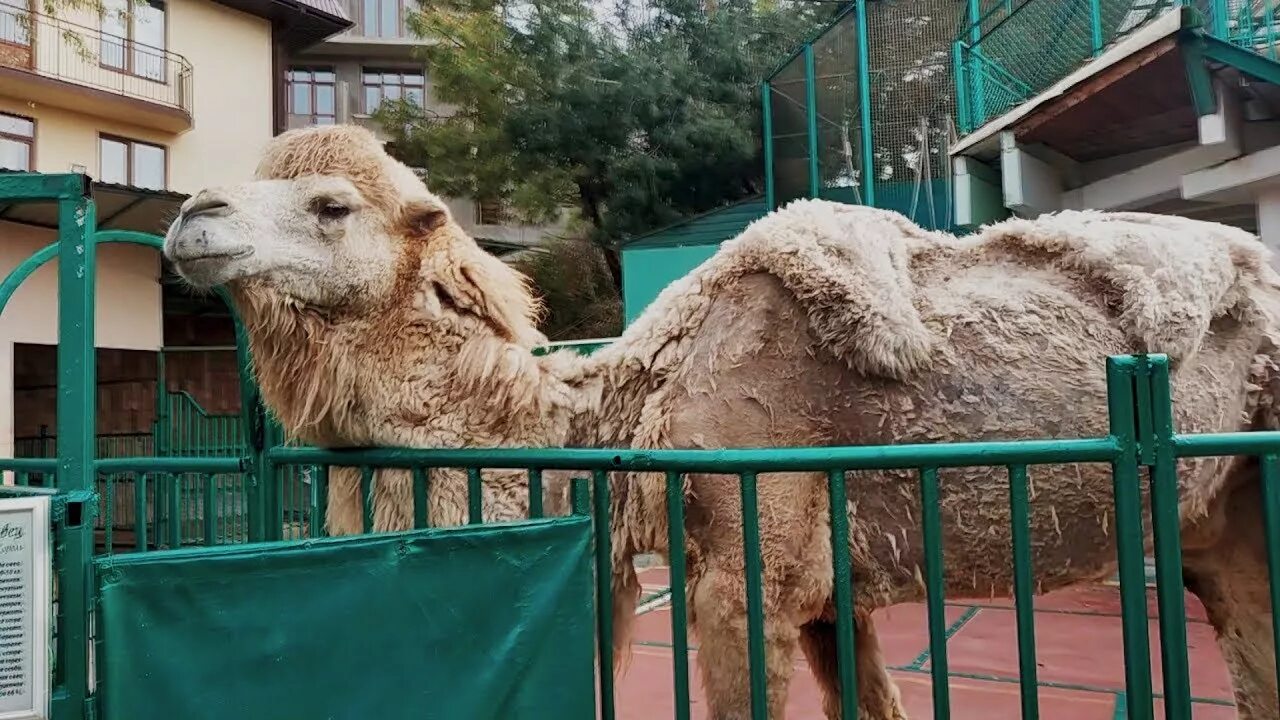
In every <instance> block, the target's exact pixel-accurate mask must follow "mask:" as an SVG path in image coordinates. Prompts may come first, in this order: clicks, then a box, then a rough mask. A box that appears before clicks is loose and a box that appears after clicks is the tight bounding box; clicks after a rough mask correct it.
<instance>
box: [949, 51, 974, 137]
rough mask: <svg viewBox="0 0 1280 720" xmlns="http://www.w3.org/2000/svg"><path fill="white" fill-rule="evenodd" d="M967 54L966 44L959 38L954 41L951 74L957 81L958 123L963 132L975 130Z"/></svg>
mask: <svg viewBox="0 0 1280 720" xmlns="http://www.w3.org/2000/svg"><path fill="white" fill-rule="evenodd" d="M965 55H966V53H965V52H964V46H963V45H962V44H961V42H960V41H959V40H957V41H955V42H954V43H952V45H951V66H952V67H953V68H955V69H954V70H953V71H952V73H951V74H952V77H953V79H954V80H955V83H956V124H957V125H959V126H960V133H961V134H965V133H969V132H972V131H973V127H972V126H971V125H970V124H969V88H968V87H967V83H968V82H969V73H968V72H967V70H966V68H965Z"/></svg>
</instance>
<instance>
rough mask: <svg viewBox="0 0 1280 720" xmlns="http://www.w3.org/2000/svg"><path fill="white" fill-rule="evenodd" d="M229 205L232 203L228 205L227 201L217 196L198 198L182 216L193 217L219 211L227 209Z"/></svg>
mask: <svg viewBox="0 0 1280 720" xmlns="http://www.w3.org/2000/svg"><path fill="white" fill-rule="evenodd" d="M228 207H230V205H228V204H227V203H226V201H224V200H220V199H218V198H216V197H203V198H197V199H196V201H195V202H193V203H192V204H191V207H189V208H187V209H186V211H184V212H183V213H182V216H183V217H184V218H193V217H195V216H197V215H205V214H208V213H212V212H217V211H218V210H225V209H227V208H228Z"/></svg>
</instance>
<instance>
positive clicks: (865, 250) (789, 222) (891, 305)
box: [703, 200, 937, 379]
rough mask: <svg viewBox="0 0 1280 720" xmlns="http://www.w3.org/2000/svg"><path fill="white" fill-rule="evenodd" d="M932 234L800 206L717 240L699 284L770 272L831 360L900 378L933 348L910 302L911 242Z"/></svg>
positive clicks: (852, 210) (888, 219)
mask: <svg viewBox="0 0 1280 720" xmlns="http://www.w3.org/2000/svg"><path fill="white" fill-rule="evenodd" d="M933 235H934V234H933V233H930V232H928V231H925V230H923V229H921V228H920V227H918V226H916V225H914V224H913V223H911V222H910V221H909V220H907V218H905V217H903V216H902V215H899V214H897V213H893V212H889V211H885V210H878V209H875V208H868V207H862V206H857V205H846V204H842V203H835V202H828V201H823V200H799V201H796V202H793V203H790V204H789V205H787V206H786V207H783V208H781V209H779V210H778V211H777V212H773V213H770V214H769V215H766V216H765V217H763V218H761V219H759V220H757V221H755V222H754V223H752V224H751V225H750V226H748V227H747V229H746V230H744V231H743V232H742V233H741V234H740V235H739V236H738V237H736V238H734V239H732V240H730V241H728V242H726V243H725V244H724V245H723V246H722V247H721V250H720V252H719V253H717V255H716V256H715V257H714V258H713V259H712V260H711V261H708V263H707V265H706V267H705V268H704V270H705V272H706V273H707V274H708V275H707V276H705V277H704V279H703V283H704V286H705V284H706V283H707V282H708V281H710V283H711V284H713V285H715V284H722V283H724V282H728V281H731V280H733V279H736V278H741V277H745V276H747V275H750V274H753V273H760V272H765V273H769V274H771V275H773V276H775V277H777V278H778V279H779V280H780V281H781V282H782V284H783V286H785V287H786V288H787V289H788V290H789V291H790V292H791V293H792V294H793V295H794V296H795V298H796V300H797V302H798V303H799V304H800V305H801V306H802V307H803V308H804V311H805V314H806V315H807V317H808V321H809V331H810V333H812V335H813V337H814V339H815V340H817V341H818V342H819V343H821V344H822V345H823V346H824V347H826V348H827V349H828V350H829V351H830V352H831V353H833V354H834V355H835V356H836V357H838V358H841V359H842V360H844V361H845V362H846V363H848V365H849V366H850V367H851V368H853V369H854V370H856V371H858V372H860V373H862V374H866V375H879V376H884V377H889V378H894V379H904V378H906V377H908V376H910V375H912V374H913V373H915V372H917V371H919V370H922V369H924V368H926V367H928V365H929V363H930V360H931V357H932V353H933V350H934V346H935V343H936V342H937V341H936V339H935V338H934V336H933V334H932V333H931V332H930V331H929V330H928V329H927V328H926V326H925V324H924V321H923V319H922V317H921V314H920V312H919V310H918V309H917V308H916V306H915V304H914V298H915V294H916V293H915V286H914V283H913V282H912V280H911V268H910V261H911V254H912V250H913V247H914V246H915V244H917V243H932V242H936V240H934V239H933Z"/></svg>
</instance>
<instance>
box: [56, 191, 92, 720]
mask: <svg viewBox="0 0 1280 720" xmlns="http://www.w3.org/2000/svg"><path fill="white" fill-rule="evenodd" d="M95 222H96V221H95V218H94V207H93V201H92V200H91V199H90V198H89V188H88V178H85V188H84V194H83V195H82V196H81V197H74V198H72V197H64V198H62V199H61V200H59V201H58V401H57V413H58V419H57V427H58V476H57V483H58V488H59V489H60V490H62V491H64V492H68V493H74V495H72V497H71V499H70V501H69V502H68V504H67V516H66V517H65V518H64V520H63V527H62V530H61V547H60V548H59V549H60V550H61V555H62V557H61V561H62V567H63V568H65V573H64V574H63V576H62V578H60V581H61V582H60V585H59V588H58V595H59V603H60V604H61V605H62V608H63V610H62V618H63V626H62V628H61V635H62V637H63V638H64V642H63V643H62V644H61V645H62V649H63V650H64V651H65V655H63V656H62V657H59V658H58V662H59V664H60V665H62V668H63V673H62V675H63V678H64V687H65V688H66V693H67V700H66V702H67V711H66V713H65V715H61V714H60V717H87V713H88V710H89V708H88V703H89V653H90V652H91V650H90V647H89V611H90V608H91V607H92V604H91V602H90V593H91V592H92V588H93V584H92V578H91V571H92V565H91V562H92V560H93V521H92V513H93V512H94V510H95V509H96V507H97V503H96V502H92V501H90V500H89V498H91V495H92V492H93V490H94V488H95V485H96V483H95V482H94V453H95V450H96V448H95V447H94V430H95V422H94V420H95V417H96V413H95V405H96V403H95V400H96V398H95V397H94V390H95V385H96V382H95V378H96V368H95V367H94V351H93V350H94V343H93V340H94V336H93V329H94V325H93V321H94V317H93V300H94V280H95V279H96V278H95V274H96V270H97V265H96V255H97V251H96V245H95V243H94V239H93V230H94V225H95ZM77 505H78V507H77Z"/></svg>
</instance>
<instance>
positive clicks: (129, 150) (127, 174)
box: [98, 133, 169, 192]
mask: <svg viewBox="0 0 1280 720" xmlns="http://www.w3.org/2000/svg"><path fill="white" fill-rule="evenodd" d="M104 142H115V143H120V144H122V145H124V146H125V153H124V178H125V179H124V183H123V184H124V185H127V186H129V187H133V188H138V189H140V190H147V191H151V192H168V191H169V146H167V145H161V144H160V143H153V142H147V141H145V140H135V139H133V138H127V137H124V136H122V135H114V134H112V133H98V179H99V180H101V181H102V182H107V183H111V182H114V181H111V180H104V179H103V176H104V175H106V173H105V172H103V169H102V166H103V162H102V148H103V143H104ZM135 145H145V146H147V147H152V148H156V149H158V150H160V152H161V154H162V155H163V156H164V167H163V172H164V180H163V181H162V182H161V184H160V187H158V188H149V187H144V186H142V185H139V184H138V182H137V180H136V179H135V176H134V166H133V165H134V164H133V147H134V146H135Z"/></svg>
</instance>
